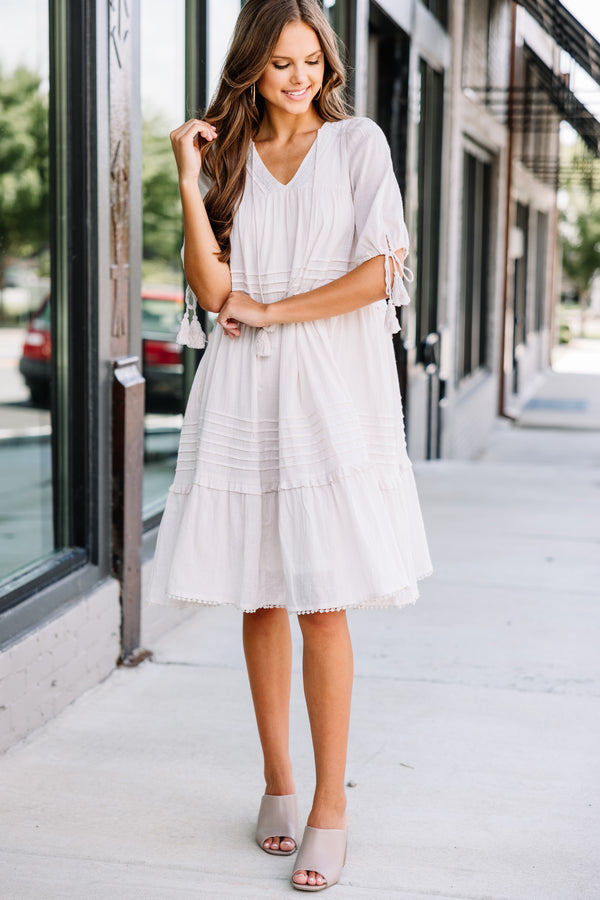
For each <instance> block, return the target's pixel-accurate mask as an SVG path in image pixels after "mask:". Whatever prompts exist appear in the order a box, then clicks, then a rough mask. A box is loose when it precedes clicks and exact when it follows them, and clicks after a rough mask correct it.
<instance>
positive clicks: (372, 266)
mask: <svg viewBox="0 0 600 900" xmlns="http://www.w3.org/2000/svg"><path fill="white" fill-rule="evenodd" d="M396 255H397V256H398V258H399V259H400V260H401V262H404V257H405V256H406V250H405V249H404V248H401V249H400V250H397V251H396ZM385 296H386V285H385V257H384V256H375V257H373V259H369V260H367V261H366V262H364V263H362V265H360V266H357V267H356V268H355V269H352V271H351V272H348V273H347V274H346V275H342V276H341V277H340V278H336V279H335V280H334V281H330V282H328V283H327V284H324V285H322V286H321V287H318V288H315V289H314V290H312V291H306V293H304V294H297V295H296V296H294V297H287V298H286V299H284V300H278V301H277V302H275V303H270V304H269V305H268V306H267V308H266V310H265V314H266V318H267V324H269V325H275V324H277V325H284V324H286V323H288V322H309V321H311V320H312V319H327V318H329V316H340V315H342V313H347V312H352V311H353V310H355V309H360V307H361V306H368V305H369V304H370V303H374V302H375V301H376V300H383V299H384V298H385Z"/></svg>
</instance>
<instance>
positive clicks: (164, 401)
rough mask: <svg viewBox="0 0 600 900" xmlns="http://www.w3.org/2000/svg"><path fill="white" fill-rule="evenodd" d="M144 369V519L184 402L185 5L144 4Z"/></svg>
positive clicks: (173, 446)
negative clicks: (177, 133) (178, 132)
mask: <svg viewBox="0 0 600 900" xmlns="http://www.w3.org/2000/svg"><path fill="white" fill-rule="evenodd" d="M141 93H142V160H143V161H142V180H143V259H142V355H143V360H142V367H143V373H144V377H145V379H146V415H145V440H144V456H145V461H144V498H143V506H144V518H145V519H148V518H149V517H151V516H153V515H154V514H156V513H159V512H160V511H161V510H162V508H163V506H164V502H165V497H166V493H167V490H168V487H169V485H170V483H171V481H172V478H173V471H174V467H175V459H176V455H177V446H178V441H179V431H180V429H181V421H182V411H183V404H184V377H183V367H184V351H183V348H182V347H180V346H179V345H178V344H177V343H176V342H175V337H176V335H177V331H178V327H179V322H180V320H181V316H182V312H183V273H182V268H181V260H180V250H181V242H182V220H181V206H180V203H179V191H178V185H177V169H176V166H175V160H174V157H173V154H172V152H171V144H170V141H169V132H170V131H172V130H173V128H175V127H177V126H178V125H180V124H181V123H182V122H183V121H184V119H185V0H175V2H173V3H170V4H169V11H168V15H166V14H165V6H164V3H162V2H161V0H144V3H142V4H141Z"/></svg>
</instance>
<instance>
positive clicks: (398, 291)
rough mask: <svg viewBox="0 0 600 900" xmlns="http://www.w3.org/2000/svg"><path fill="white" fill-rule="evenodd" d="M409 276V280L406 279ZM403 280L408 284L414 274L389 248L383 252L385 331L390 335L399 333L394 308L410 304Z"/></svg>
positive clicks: (398, 324)
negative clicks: (385, 306)
mask: <svg viewBox="0 0 600 900" xmlns="http://www.w3.org/2000/svg"><path fill="white" fill-rule="evenodd" d="M409 275H410V278H409V277H408V276H409ZM403 278H406V280H407V281H408V282H411V281H413V280H414V274H413V272H412V271H411V269H409V268H408V266H405V265H404V264H403V263H401V262H400V260H399V259H398V257H397V256H396V254H395V253H394V251H393V250H392V248H391V246H390V242H389V239H388V249H387V250H386V252H385V294H386V297H387V309H386V311H385V330H386V331H389V332H390V334H396V333H397V332H398V331H400V323H399V322H398V316H397V315H396V310H395V308H394V307H396V306H406V305H407V304H408V303H410V297H409V296H408V291H407V290H406V288H405V287H404V283H403V280H402V279H403Z"/></svg>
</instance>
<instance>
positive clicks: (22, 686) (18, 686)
mask: <svg viewBox="0 0 600 900" xmlns="http://www.w3.org/2000/svg"><path fill="white" fill-rule="evenodd" d="M0 688H1V694H0V702H1V703H2V704H3V705H5V706H8V707H9V708H12V707H13V706H14V704H15V703H18V701H20V700H21V699H22V698H23V697H24V696H25V695H26V692H27V672H26V671H25V669H19V671H18V672H12V673H11V674H10V675H8V676H7V677H6V678H3V679H2V684H1V685H0Z"/></svg>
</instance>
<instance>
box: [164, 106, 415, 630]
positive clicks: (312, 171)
mask: <svg viewBox="0 0 600 900" xmlns="http://www.w3.org/2000/svg"><path fill="white" fill-rule="evenodd" d="M408 246H409V242H408V234H407V231H406V226H405V224H404V217H403V208H402V199H401V196H400V191H399V189H398V185H397V182H396V179H395V176H394V173H393V170H392V163H391V157H390V151H389V147H388V145H387V141H386V139H385V137H384V135H383V132H382V131H381V130H380V129H379V127H378V126H377V125H376V124H375V123H374V122H372V121H371V120H369V119H363V118H351V119H347V120H343V121H340V122H326V123H325V124H324V125H323V126H322V127H321V128H320V129H319V131H318V133H317V137H316V139H315V142H314V143H313V145H312V147H311V149H310V150H309V152H308V154H307V155H306V157H305V158H304V160H303V162H302V164H301V166H300V168H299V169H298V171H297V173H296V175H295V176H294V177H293V178H292V180H291V181H290V182H289V183H288V184H286V185H283V184H281V183H280V182H279V181H278V180H277V179H276V178H275V177H274V176H273V175H271V173H270V172H269V170H268V169H267V168H266V167H265V165H264V163H263V162H262V160H261V158H260V156H259V154H258V152H257V150H256V147H255V146H254V144H251V145H250V150H249V154H248V163H247V172H246V184H245V189H244V193H243V197H242V200H241V203H240V206H239V208H238V210H237V212H236V215H235V218H234V224H233V231H232V235H231V259H230V267H231V277H232V284H233V289H234V290H241V291H245V292H247V293H248V294H250V296H252V297H254V298H255V299H257V300H262V301H263V302H265V303H271V302H274V301H276V300H280V299H281V298H283V297H287V296H292V295H294V294H298V293H301V292H303V291H308V290H311V289H312V288H316V287H318V286H320V285H322V284H325V283H327V282H329V281H332V280H333V279H336V278H339V277H340V276H342V275H344V274H346V273H347V272H348V271H350V270H351V269H353V268H355V267H356V266H357V265H359V264H360V263H363V262H365V261H366V260H368V259H370V258H372V257H374V256H378V255H382V254H383V255H385V257H386V272H387V282H388V294H389V298H388V301H387V303H386V301H385V300H381V301H378V302H376V303H372V304H370V305H369V306H365V307H363V308H361V309H358V310H356V311H354V312H349V313H344V314H343V315H339V316H334V317H330V318H325V319H318V320H315V321H310V322H302V323H294V324H286V325H278V326H270V327H269V328H268V329H255V328H252V327H250V326H246V325H242V326H241V336H240V337H237V338H235V339H234V340H230V339H229V338H227V337H226V336H225V334H224V332H223V330H222V328H221V327H220V326H216V327H215V329H214V331H213V332H212V334H211V335H210V338H209V340H208V345H207V348H206V351H205V353H204V356H203V358H202V361H201V363H200V365H199V367H198V370H197V373H196V376H195V380H194V384H193V387H192V390H191V393H190V397H189V401H188V405H187V409H186V413H185V416H184V421H183V426H182V431H181V439H180V446H179V454H178V460H177V468H176V473H175V478H174V481H173V484H172V486H171V488H170V490H169V494H168V498H167V502H166V507H165V511H164V514H163V518H162V522H161V525H160V529H159V534H158V539H157V546H156V553H155V558H154V566H153V575H152V580H151V588H150V600H151V602H154V603H159V604H167V605H172V604H174V605H181V604H182V603H189V602H192V603H203V604H231V605H233V606H236V607H238V608H239V609H240V610H243V611H246V612H252V611H255V610H256V609H259V608H263V607H284V608H286V609H287V610H288V611H289V612H290V613H292V612H295V613H312V612H317V611H321V612H324V611H330V610H341V609H348V608H352V607H355V608H363V607H386V606H403V605H405V604H407V603H412V602H414V601H415V599H416V598H417V596H418V590H417V582H418V580H419V579H421V578H423V577H425V576H427V575H428V574H430V572H431V562H430V557H429V552H428V548H427V541H426V537H425V532H424V528H423V521H422V517H421V511H420V507H419V501H418V498H417V492H416V487H415V482H414V476H413V472H412V467H411V464H410V461H409V459H408V456H407V452H406V442H405V437H404V426H403V417H402V404H401V398H400V391H399V385H398V377H397V371H396V364H395V358H394V352H393V346H392V340H391V333H390V332H391V331H392V330H394V328H393V322H391V319H390V313H391V314H392V315H393V317H394V319H393V321H394V322H397V319H396V316H395V309H394V307H393V306H392V305H391V304H392V303H396V304H399V303H403V302H407V301H408V295H407V294H406V291H405V289H404V286H403V284H402V273H401V271H400V266H399V264H398V261H397V260H396V259H395V258H394V256H393V254H392V251H395V250H397V249H399V248H401V247H405V248H407V249H408ZM396 330H397V327H396Z"/></svg>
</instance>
